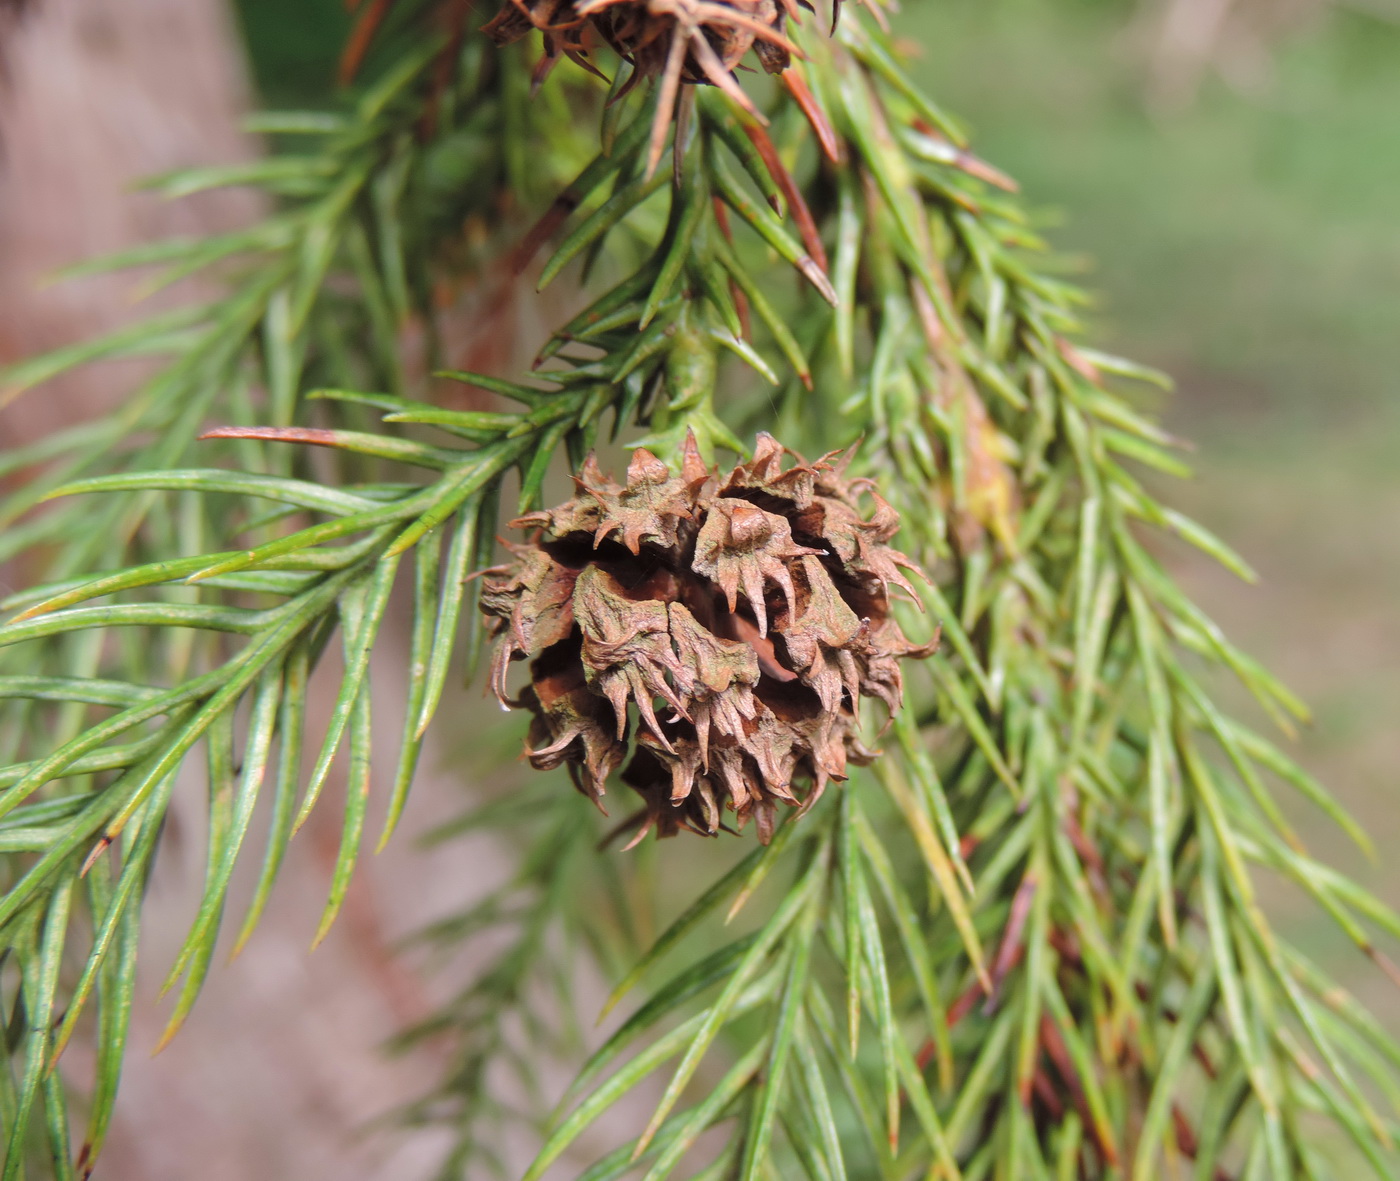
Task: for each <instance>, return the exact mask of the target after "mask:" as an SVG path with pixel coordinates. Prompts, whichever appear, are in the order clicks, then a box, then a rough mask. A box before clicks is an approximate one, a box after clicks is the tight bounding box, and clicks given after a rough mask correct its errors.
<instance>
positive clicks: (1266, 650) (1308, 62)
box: [238, 0, 1400, 1024]
mask: <svg viewBox="0 0 1400 1181" xmlns="http://www.w3.org/2000/svg"><path fill="white" fill-rule="evenodd" d="M1358 3H1359V0H1358ZM1388 3H1389V0H1367V5H1366V6H1367V7H1369V8H1371V9H1373V10H1374V11H1373V12H1372V13H1371V14H1368V13H1367V12H1366V11H1363V10H1361V9H1359V8H1356V9H1351V8H1347V7H1345V6H1342V5H1339V4H1329V3H1327V2H1326V0H1230V2H1229V3H1226V4H1225V5H1224V6H1223V9H1224V10H1225V11H1227V12H1229V13H1232V14H1234V17H1237V18H1238V19H1239V21H1240V22H1241V27H1243V28H1244V29H1245V30H1246V31H1249V30H1253V31H1255V32H1257V33H1258V37H1257V39H1256V41H1254V42H1249V41H1248V39H1247V38H1246V39H1245V41H1244V42H1243V43H1241V44H1235V45H1233V46H1232V45H1231V44H1229V36H1224V38H1223V42H1222V45H1221V46H1218V47H1217V49H1218V52H1216V53H1215V55H1214V58H1213V60H1211V61H1207V62H1205V63H1204V65H1203V68H1202V69H1200V70H1199V71H1196V72H1194V73H1193V72H1191V71H1190V70H1188V71H1187V76H1186V78H1185V82H1184V83H1182V80H1181V78H1178V79H1177V82H1178V85H1177V86H1176V89H1175V91H1174V92H1172V93H1170V94H1169V95H1168V98H1169V99H1170V101H1164V99H1163V95H1162V86H1161V85H1160V83H1161V78H1160V77H1158V76H1157V74H1156V73H1154V71H1158V70H1160V69H1161V68H1162V44H1161V43H1160V41H1159V39H1160V38H1162V37H1164V36H1167V34H1166V33H1164V32H1163V29H1162V21H1161V20H1160V19H1155V18H1157V17H1160V16H1161V14H1162V13H1163V12H1166V11H1168V10H1172V11H1176V12H1177V13H1178V15H1180V14H1181V13H1186V14H1187V18H1188V22H1187V26H1184V27H1186V28H1187V31H1188V33H1189V31H1190V28H1189V17H1190V15H1191V11H1190V10H1191V8H1192V5H1191V0H1156V2H1154V0H1142V2H1141V3H1139V4H1134V3H1132V2H1131V0H911V2H910V3H908V5H907V6H906V9H905V11H904V12H903V13H902V14H901V15H900V16H899V17H898V21H897V28H898V31H899V32H901V33H902V34H904V35H907V36H908V37H909V38H910V41H911V43H917V53H918V57H917V59H916V70H917V73H918V75H919V77H920V80H921V81H922V83H923V84H924V86H925V87H926V88H927V89H928V90H929V91H930V92H931V93H932V94H933V95H934V96H935V97H936V98H937V99H938V100H939V101H940V102H941V103H942V104H943V105H944V106H946V107H947V108H948V109H950V110H952V111H954V112H956V113H957V114H958V115H959V116H961V117H962V118H963V119H964V120H965V122H966V123H967V125H968V126H969V128H970V129H971V131H972V133H973V146H974V148H975V150H976V151H977V152H978V153H979V154H980V155H982V156H983V157H985V158H986V159H988V160H990V161H991V162H992V163H994V164H996V165H998V166H999V167H1001V168H1003V169H1005V170H1007V171H1008V172H1010V173H1011V174H1012V175H1014V176H1016V177H1017V178H1018V179H1019V180H1020V182H1021V184H1022V186H1023V190H1024V192H1025V195H1026V197H1027V199H1028V201H1029V202H1030V204H1031V205H1032V206H1033V207H1034V208H1035V209H1036V210H1037V211H1038V213H1039V215H1041V216H1042V219H1043V223H1044V226H1045V227H1046V228H1047V230H1048V232H1049V236H1050V238H1051V241H1052V242H1053V243H1054V244H1055V246H1056V247H1057V248H1058V249H1060V250H1062V251H1064V252H1065V253H1066V254H1068V255H1069V256H1071V258H1072V259H1074V260H1076V261H1077V262H1078V263H1079V266H1080V268H1081V272H1082V273H1081V274H1080V276H1079V277H1080V278H1081V280H1082V281H1083V282H1084V284H1085V285H1086V286H1087V287H1089V288H1090V289H1091V290H1092V291H1094V292H1095V293H1096V295H1097V302H1096V306H1095V307H1094V309H1093V310H1092V311H1091V313H1090V315H1089V319H1090V334H1091V336H1092V338H1093V341H1094V343H1095V344H1096V345H1097V346H1099V347H1101V348H1105V349H1107V350H1109V351H1114V352H1119V353H1122V354H1125V355H1129V356H1132V357H1135V358H1137V359H1140V360H1144V361H1147V362H1149V363H1151V364H1154V365H1156V366H1158V367H1160V368H1162V369H1165V370H1167V371H1168V372H1170V373H1171V374H1173V375H1174V376H1175V377H1176V378H1177V381H1178V389H1177V391H1176V393H1175V394H1174V395H1173V396H1172V397H1170V398H1169V399H1166V400H1164V402H1163V403H1162V406H1161V410H1162V413H1163V414H1164V415H1165V417H1166V419H1167V421H1168V423H1169V425H1170V426H1171V427H1172V428H1173V429H1174V430H1175V431H1177V432H1178V433H1179V434H1181V435H1183V436H1186V437H1187V438H1189V439H1192V440H1194V442H1195V443H1196V445H1197V453H1196V454H1195V455H1194V456H1193V463H1194V466H1195V468H1196V472H1197V475H1196V477H1195V479H1193V480H1191V481H1189V482H1187V483H1184V484H1180V485H1178V486H1177V487H1175V488H1171V489H1164V491H1165V492H1166V493H1167V495H1169V496H1170V497H1171V498H1172V499H1173V500H1174V501H1175V503H1177V504H1178V505H1179V506H1180V507H1182V508H1184V509H1186V510H1187V511H1189V512H1191V513H1192V514H1193V515H1195V516H1196V517H1198V518H1199V519H1200V520H1202V521H1203V522H1204V523H1205V524H1206V525H1208V526H1209V527H1210V528H1212V529H1213V530H1215V531H1216V532H1217V533H1220V534H1221V535H1223V536H1224V537H1225V538H1226V539H1228V540H1229V541H1230V542H1231V543H1232V544H1234V545H1235V546H1236V547H1237V548H1238V549H1239V550H1240V551H1241V552H1242V553H1243V554H1244V555H1245V557H1246V558H1247V559H1248V560H1249V561H1250V562H1251V564H1252V565H1253V566H1254V567H1255V569H1256V570H1257V571H1258V572H1259V582H1258V584H1257V585H1255V586H1252V587H1251V586H1245V585H1243V584H1240V583H1238V582H1236V581H1234V580H1233V579H1232V578H1231V577H1230V576H1229V575H1227V574H1225V573H1224V572H1223V571H1220V570H1217V569H1215V568H1213V567H1211V566H1209V565H1208V564H1207V563H1206V562H1204V561H1202V560H1200V559H1198V558H1196V557H1194V556H1193V555H1192V554H1190V553H1187V552H1185V551H1183V552H1181V553H1180V554H1179V555H1178V556H1177V559H1176V569H1177V570H1178V572H1179V574H1180V576H1181V577H1182V579H1183V580H1184V581H1185V582H1186V583H1187V584H1188V587H1189V589H1190V590H1191V591H1192V592H1193V593H1194V594H1195V595H1196V597H1197V598H1198V599H1199V600H1200V601H1201V602H1202V604H1203V605H1204V606H1205V607H1206V608H1207V609H1208V610H1209V611H1210V612H1211V613H1212V614H1213V615H1214V616H1215V617H1216V618H1217V619H1218V620H1219V621H1220V622H1221V623H1222V624H1223V625H1224V626H1225V627H1226V629H1227V630H1228V631H1229V632H1230V633H1231V634H1232V635H1233V636H1234V637H1235V638H1236V639H1237V640H1240V641H1242V642H1243V644H1244V645H1245V647H1246V648H1247V649H1249V650H1251V651H1252V652H1253V653H1255V654H1256V655H1258V656H1260V657H1261V658H1263V659H1264V660H1265V661H1266V663H1268V664H1270V665H1271V666H1272V667H1273V668H1274V669H1275V670H1276V671H1278V672H1280V673H1281V674H1282V675H1283V676H1284V678H1285V679H1286V680H1287V681H1288V683H1289V684H1290V685H1291V686H1292V687H1293V688H1294V689H1296V690H1297V691H1299V692H1300V693H1301V694H1302V695H1303V696H1304V697H1305V698H1306V699H1307V700H1308V701H1310V702H1311V703H1312V705H1313V706H1314V708H1315V710H1316V720H1315V723H1314V724H1313V725H1312V726H1311V727H1310V728H1308V729H1307V730H1305V731H1304V732H1303V733H1302V734H1301V736H1300V748H1299V749H1300V754H1301V758H1302V761H1303V762H1304V763H1305V764H1306V765H1307V766H1308V767H1309V769H1311V770H1312V771H1314V772H1315V773H1317V774H1318V775H1320V776H1321V777H1322V778H1323V779H1324V781H1325V782H1326V783H1327V784H1328V785H1329V786H1331V787H1332V788H1333V789H1334V790H1335V791H1336V792H1337V794H1338V795H1340V796H1341V797H1342V798H1343V800H1344V801H1345V802H1346V803H1347V804H1348V805H1349V806H1351V807H1352V808H1353V809H1354V810H1355V811H1356V812H1358V813H1359V814H1360V815H1361V816H1362V818H1363V819H1364V820H1365V821H1366V822H1367V825H1368V827H1369V828H1370V830H1371V831H1372V833H1373V834H1374V836H1375V839H1376V842H1377V845H1378V847H1379V849H1380V852H1381V856H1380V858H1379V863H1378V864H1376V865H1370V866H1367V865H1363V864H1358V862H1359V861H1360V859H1359V858H1358V857H1357V855H1356V854H1355V852H1354V851H1353V850H1351V849H1349V848H1348V847H1347V846H1346V845H1345V844H1344V843H1343V841H1342V839H1341V838H1340V837H1338V836H1336V835H1335V834H1333V833H1331V832H1330V831H1328V830H1327V829H1326V828H1325V826H1323V825H1322V824H1320V823H1317V822H1316V819H1315V818H1311V819H1309V820H1308V821H1306V822H1305V825H1304V828H1303V831H1304V832H1305V833H1306V834H1307V836H1308V838H1309V841H1310V844H1311V847H1312V848H1313V850H1314V851H1315V852H1317V853H1320V854H1322V855H1324V856H1326V857H1329V858H1332V859H1337V860H1341V861H1342V863H1343V864H1344V865H1346V866H1347V867H1348V868H1349V869H1351V870H1352V871H1353V872H1355V873H1357V874H1358V876H1360V877H1361V878H1362V879H1363V880H1367V881H1369V883H1370V884H1371V885H1372V886H1373V887H1375V888H1376V889H1377V890H1378V891H1379V892H1380V893H1381V894H1382V895H1383V896H1385V897H1386V898H1387V900H1388V901H1390V902H1392V903H1400V859H1397V858H1393V857H1391V856H1390V855H1389V850H1388V848H1387V845H1388V834H1389V833H1390V832H1392V831H1395V830H1396V829H1397V828H1400V825H1398V824H1397V821H1396V816H1397V813H1396V804H1397V796H1396V791H1395V784H1396V776H1397V772H1400V727H1397V723H1396V719H1397V717H1400V610H1397V604H1400V531H1398V530H1397V529H1396V523H1400V465H1397V463H1396V461H1395V459H1394V458H1393V456H1394V453H1395V451H1396V449H1397V447H1398V446H1400V404H1397V399H1396V398H1395V397H1394V394H1395V392H1396V390H1397V387H1398V386H1400V3H1396V4H1395V17H1396V18H1397V19H1395V20H1387V19H1385V17H1384V13H1385V11H1386V5H1387V4H1388ZM1195 7H1196V8H1197V9H1201V10H1207V9H1210V8H1211V7H1212V5H1210V4H1208V3H1206V4H1197V5H1196V6H1195ZM1217 7H1218V6H1217ZM238 8H239V11H240V15H241V18H242V22H243V27H244V30H245V33H246V35H247V38H248V42H249V45H250V49H251V57H252V62H253V69H254V74H255V78H256V80H257V84H258V86H259V89H260V91H261V93H262V97H263V100H264V101H265V102H267V103H269V104H270V105H317V104H319V103H322V102H325V101H327V97H328V95H329V94H330V93H331V88H332V79H333V77H334V72H335V58H336V54H337V52H338V47H339V45H340V44H341V43H342V42H343V39H344V35H345V32H346V29H347V27H348V18H347V16H346V12H345V7H344V5H343V3H342V2H341V0H297V2H296V3H295V4H290V5H289V4H287V3H285V0H240V2H239V4H238ZM1229 32H1230V30H1229V29H1228V28H1227V29H1226V30H1225V34H1229ZM1236 41H1239V38H1238V37H1236ZM911 48H914V46H913V45H912V44H911ZM1227 78H1228V79H1233V81H1227ZM1241 79H1244V82H1243V83H1242V82H1241ZM1169 89H1170V88H1169ZM1271 904H1272V908H1273V909H1274V911H1275V912H1276V913H1277V914H1279V915H1280V917H1281V918H1283V919H1284V920H1285V922H1287V923H1288V924H1289V925H1290V926H1291V927H1292V929H1293V933H1294V934H1295V935H1296V936H1298V937H1300V938H1301V939H1302V941H1303V942H1304V944H1305V945H1307V946H1308V947H1309V949H1310V950H1311V951H1312V952H1313V953H1314V954H1317V955H1319V956H1321V957H1323V958H1325V959H1327V960H1328V961H1329V962H1330V963H1331V964H1332V965H1334V966H1335V967H1336V969H1337V970H1338V971H1339V972H1340V974H1341V975H1342V976H1343V977H1344V978H1345V979H1347V981H1348V983H1350V984H1351V985H1352V986H1353V987H1355V988H1356V990H1357V991H1358V992H1360V993H1361V994H1362V995H1363V996H1364V997H1366V999H1367V1000H1368V1001H1370V1002H1371V1003H1372V1004H1373V1005H1375V1006H1376V1007H1377V1008H1378V1009H1379V1010H1380V1011H1382V1012H1387V1013H1390V1014H1393V1015H1394V1016H1395V1023H1396V1024H1400V998H1397V997H1396V996H1395V994H1394V990H1393V989H1391V988H1390V986H1389V985H1388V984H1386V983H1385V982H1384V981H1382V980H1380V978H1379V974H1378V973H1376V972H1375V971H1374V970H1373V969H1371V968H1370V967H1369V966H1368V965H1365V964H1364V963H1363V962H1361V961H1360V959H1359V957H1358V956H1356V955H1355V953H1354V952H1352V950H1351V949H1350V946H1349V945H1348V944H1346V943H1345V942H1344V941H1343V940H1341V939H1340V938H1339V937H1338V936H1337V935H1336V934H1335V933H1334V931H1333V928H1332V927H1331V925H1330V923H1329V922H1328V920H1326V919H1325V918H1323V917H1321V916H1320V915H1318V913H1317V912H1316V910H1315V908H1314V907H1312V906H1311V905H1308V904H1306V903H1303V902H1301V901H1299V900H1295V899H1293V898H1292V897H1291V896H1289V895H1288V894H1287V893H1286V892H1285V891H1283V890H1282V889H1278V890H1275V891H1274V892H1273V893H1272V895H1271Z"/></svg>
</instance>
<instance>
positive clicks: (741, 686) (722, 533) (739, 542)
mask: <svg viewBox="0 0 1400 1181" xmlns="http://www.w3.org/2000/svg"><path fill="white" fill-rule="evenodd" d="M783 456H784V449H783V447H782V446H781V445H780V444H779V443H778V441H777V440H776V439H774V438H773V437H772V436H771V435H766V434H762V435H759V436H758V441H757V445H756V447H755V451H754V458H753V461H752V462H750V463H747V464H744V463H741V464H739V465H738V466H737V467H735V468H734V470H733V471H732V472H730V473H729V474H728V475H727V476H725V477H722V478H721V477H720V475H719V473H718V470H717V469H716V470H714V471H711V470H709V469H707V468H706V466H705V464H704V462H703V461H702V460H701V458H700V455H699V453H698V451H697V450H696V447H695V441H694V439H693V438H690V439H687V441H686V449H685V454H684V458H683V463H682V467H681V471H680V474H679V475H676V476H673V475H672V474H671V472H670V470H669V469H668V468H667V467H666V465H665V464H663V463H662V462H661V461H660V460H658V459H657V458H656V456H654V455H652V454H651V453H650V452H649V451H646V450H643V449H639V450H637V451H635V452H634V453H633V455H632V462H631V463H630V464H629V465H628V468H627V483H626V485H625V486H622V485H619V484H616V483H614V482H613V481H612V480H610V479H608V478H607V477H606V476H604V475H603V474H602V472H601V471H599V469H598V466H597V463H596V461H595V460H594V459H593V457H592V456H590V457H589V458H588V460H587V461H586V462H585V463H584V466H583V470H582V472H581V473H580V474H579V475H578V476H576V477H575V483H576V484H577V485H578V495H577V496H576V497H575V498H574V499H573V500H570V501H568V502H567V503H566V504H563V505H560V506H559V507H558V508H554V509H550V510H548V511H545V512H536V513H530V514H529V515H528V516H524V517H521V518H520V519H519V520H517V521H513V522H512V523H511V524H512V527H513V528H521V529H530V530H533V536H532V538H531V540H530V542H529V543H528V544H525V545H509V549H510V551H511V553H512V555H513V559H512V561H510V562H509V563H507V564H506V565H503V566H498V567H496V568H494V569H492V570H488V571H487V572H486V582H485V585H484V589H483V592H482V598H481V609H482V611H483V613H484V614H485V615H486V616H487V619H488V628H489V630H490V631H491V634H492V635H493V636H494V637H495V639H496V650H495V657H494V660H493V662H492V669H491V684H492V687H493V689H494V690H495V693H496V696H497V697H498V698H499V699H500V700H501V702H502V703H503V704H505V705H508V706H523V707H525V708H527V709H529V710H530V711H531V712H532V713H533V714H534V722H533V724H532V725H531V728H530V737H529V742H528V745H527V753H528V757H529V759H530V762H531V764H532V765H533V766H535V767H537V768H540V769H549V768H553V767H557V766H559V765H561V764H563V765H566V766H568V768H569V772H570V774H571V775H572V776H573V780H574V783H575V784H576V785H577V786H578V788H579V789H580V790H581V791H582V792H584V793H585V794H586V795H588V796H590V797H591V798H592V799H593V800H594V801H595V802H597V803H598V804H599V806H600V807H601V806H602V796H603V794H604V786H605V782H606V780H607V778H608V776H609V775H611V774H612V772H614V771H615V770H617V769H618V768H619V767H621V766H622V764H623V763H624V762H627V760H628V755H629V753H630V755H631V761H630V762H627V767H626V769H625V770H624V771H623V773H622V779H623V782H625V783H627V784H629V785H630V786H631V787H633V788H635V789H636V791H637V792H638V793H639V794H640V795H641V796H642V798H643V799H644V800H645V801H646V813H645V823H644V825H643V826H642V829H641V833H639V834H638V838H637V839H640V838H641V836H642V835H645V833H646V832H647V831H648V830H649V829H650V828H652V827H653V826H655V827H656V829H657V830H658V833H659V834H660V835H661V836H670V835H672V834H674V833H675V832H677V831H678V830H679V829H681V828H688V829H690V830H692V831H694V832H698V833H703V834H707V835H713V834H715V833H716V832H718V830H719V828H720V811H721V808H722V806H726V805H727V806H728V807H729V808H730V809H731V810H732V811H733V812H734V814H735V816H736V817H737V820H738V825H739V827H740V828H742V827H743V825H744V824H745V823H746V822H747V821H748V819H749V818H750V817H751V816H752V817H753V818H754V819H755V821H756V823H757V826H758V832H759V838H760V839H761V840H763V841H765V842H766V841H767V840H768V839H769V837H770V836H771V835H772V832H773V827H774V821H775V815H776V811H777V804H778V803H779V802H782V803H784V804H788V805H797V804H799V803H800V804H801V805H802V806H803V807H804V808H805V807H810V806H811V804H812V803H814V802H815V801H816V799H817V798H818V797H819V796H820V795H821V793H822V790H823V789H824V788H825V786H826V784H827V783H828V781H830V780H833V779H835V780H842V779H845V778H846V764H847V762H848V761H853V762H864V761H868V760H869V759H870V758H871V752H869V751H868V750H866V749H865V748H864V747H863V746H861V744H860V741H859V740H858V738H857V737H856V732H855V731H856V706H857V702H858V701H859V699H860V698H861V697H862V696H865V697H876V698H879V699H880V700H881V701H883V702H884V704H885V706H886V707H887V708H888V710H889V711H890V712H891V713H893V712H895V711H896V710H898V709H899V707H900V699H901V679H900V669H899V660H900V659H901V658H902V657H906V656H926V655H928V654H929V653H931V652H932V651H933V649H934V648H935V647H936V646H937V639H935V640H934V643H933V644H931V645H928V646H927V647H923V648H916V647H914V646H912V645H911V644H909V643H908V642H907V641H906V640H905V638H904V636H903V634H902V633H901V632H900V629H899V625H898V624H897V623H896V622H895V620H894V618H893V617H892V616H891V614H890V590H891V587H892V586H894V587H897V588H901V589H903V590H904V591H906V592H908V593H909V594H910V595H911V597H912V590H911V589H910V587H909V583H908V581H907V580H906V578H905V576H904V573H903V572H904V571H915V572H918V568H917V567H916V566H915V565H914V563H913V562H912V561H910V560H909V558H907V557H905V556H904V555H903V554H901V553H900V552H899V551H898V550H894V549H891V548H890V546H889V545H888V542H889V540H890V538H891V537H893V536H894V533H895V531H896V529H897V528H898V527H899V518H898V515H897V514H896V513H895V512H894V510H893V509H892V508H890V506H889V505H888V504H887V503H886V502H885V501H884V500H882V499H881V498H880V497H879V496H878V495H877V494H876V493H875V491H874V488H873V486H872V484H871V482H870V481H868V480H847V479H845V477H844V469H845V465H846V461H847V459H846V458H843V459H841V460H839V461H834V462H833V456H828V457H826V458H824V459H821V460H818V461H817V462H816V463H813V464H807V463H804V462H802V461H801V460H800V459H799V460H798V461H797V462H796V464H795V466H793V467H791V468H789V469H788V470H786V471H784V470H783V466H782V465H783ZM847 458H848V457H847ZM862 494H864V495H866V496H868V497H869V498H870V500H872V501H873V502H874V506H875V507H874V514H873V515H872V516H871V517H870V518H869V519H866V518H865V517H864V516H863V515H862V513H861V511H860V509H859V506H858V503H857V502H858V499H859V497H860V496H861V495H862ZM526 659H528V660H529V661H530V684H529V685H528V686H527V687H526V688H525V689H524V691H523V692H522V693H521V695H520V697H519V699H516V700H513V699H512V698H511V697H510V696H509V691H508V687H507V677H508V673H509V669H510V665H511V663H512V662H513V661H518V660H526ZM629 706H635V708H636V715H637V718H638V730H637V735H636V741H635V743H630V742H629V731H630V728H631V725H630V713H631V711H630V710H629ZM798 784H801V785H802V786H801V787H799V786H798Z"/></svg>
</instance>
